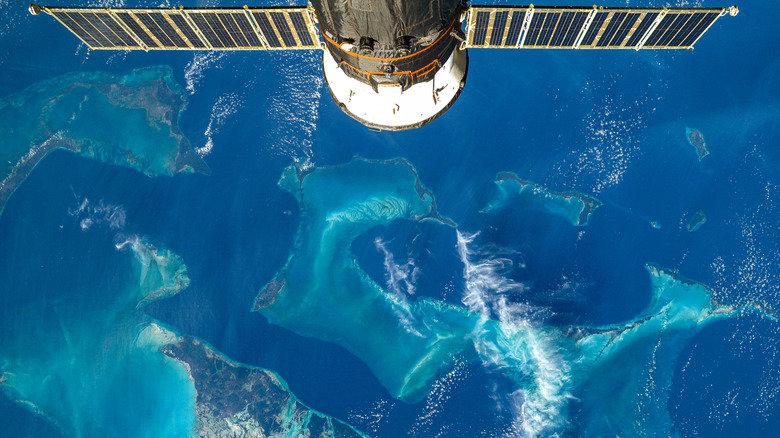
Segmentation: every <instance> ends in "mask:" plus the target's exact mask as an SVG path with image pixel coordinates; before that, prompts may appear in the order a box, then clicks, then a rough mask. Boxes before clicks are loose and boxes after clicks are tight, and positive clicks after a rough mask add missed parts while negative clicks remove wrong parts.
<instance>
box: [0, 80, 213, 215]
mask: <svg viewBox="0 0 780 438" xmlns="http://www.w3.org/2000/svg"><path fill="white" fill-rule="evenodd" d="M186 107H187V98H186V94H185V93H184V91H183V89H182V88H181V87H180V86H179V85H178V83H177V82H176V81H175V79H174V77H173V72H172V70H171V69H170V67H166V66H160V67H149V68H144V69H139V70H134V71H132V72H130V73H129V74H127V75H125V76H121V77H120V76H116V75H113V74H109V73H101V72H85V73H71V74H66V75H63V76H59V77H55V78H52V79H49V80H46V81H43V82H40V83H38V84H35V85H32V86H30V87H29V88H27V89H25V90H23V91H21V92H20V93H17V94H14V95H11V96H6V97H4V98H2V99H0V163H4V164H2V165H0V212H2V210H3V207H4V206H5V203H6V202H7V201H8V198H9V197H10V196H11V194H13V192H14V191H15V190H16V188H17V187H19V185H20V184H21V183H22V182H23V181H24V180H25V179H26V178H27V176H28V175H29V174H30V172H32V170H33V169H34V168H35V166H36V165H37V164H38V163H39V162H40V161H41V160H42V159H43V158H44V157H45V156H46V155H47V154H49V153H50V152H51V151H53V150H55V149H65V150H68V151H71V152H74V153H76V154H79V155H81V156H84V157H87V158H91V159H95V160H98V161H102V162H104V163H108V164H115V165H120V166H125V167H130V168H133V169H136V170H138V171H139V172H142V173H145V174H146V175H149V176H157V175H172V174H174V173H176V172H200V173H204V174H208V173H209V168H208V166H207V165H206V163H205V162H204V161H203V160H202V159H201V158H200V156H198V154H197V153H196V152H195V150H194V149H193V148H192V146H191V145H190V142H189V141H188V140H187V138H185V137H184V135H183V134H182V133H181V131H180V130H179V115H180V114H181V112H182V111H184V109H185V108H186Z"/></svg>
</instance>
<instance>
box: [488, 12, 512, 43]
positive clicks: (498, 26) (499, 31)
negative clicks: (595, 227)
mask: <svg viewBox="0 0 780 438" xmlns="http://www.w3.org/2000/svg"><path fill="white" fill-rule="evenodd" d="M508 17H509V11H499V12H496V14H495V18H493V33H491V34H490V45H491V46H500V45H501V41H503V40H504V30H505V28H506V20H507V18H508Z"/></svg>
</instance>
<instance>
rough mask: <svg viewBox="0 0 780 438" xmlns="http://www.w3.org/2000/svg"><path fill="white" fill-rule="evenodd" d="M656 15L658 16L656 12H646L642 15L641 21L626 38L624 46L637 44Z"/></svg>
mask: <svg viewBox="0 0 780 438" xmlns="http://www.w3.org/2000/svg"><path fill="white" fill-rule="evenodd" d="M656 17H658V12H648V13H646V14H645V16H644V17H642V21H641V22H640V23H639V25H638V26H637V28H636V30H635V31H634V33H633V34H632V35H631V37H630V38H629V39H628V42H627V43H626V46H627V47H635V46H636V45H637V44H639V42H640V41H642V37H644V36H645V34H646V33H647V30H648V29H650V26H652V25H653V21H655V19H656Z"/></svg>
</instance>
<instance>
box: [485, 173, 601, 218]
mask: <svg viewBox="0 0 780 438" xmlns="http://www.w3.org/2000/svg"><path fill="white" fill-rule="evenodd" d="M495 183H496V185H497V186H498V190H499V194H498V197H497V198H496V199H495V200H493V201H492V202H491V203H490V204H489V205H488V206H487V207H485V208H484V209H482V212H483V213H487V212H492V211H495V210H498V209H500V208H504V207H507V206H508V205H513V206H517V207H521V208H528V209H531V210H538V211H544V212H546V213H549V214H552V215H555V216H559V217H561V218H564V219H566V220H568V221H569V222H570V223H571V224H572V225H574V226H585V225H587V224H588V221H589V220H590V217H591V215H593V212H595V211H596V209H597V208H599V207H600V206H601V205H602V204H603V203H602V202H601V201H600V200H598V199H596V198H594V197H592V196H588V195H585V194H582V193H578V192H574V191H565V192H556V191H553V190H550V189H547V188H545V187H542V186H540V185H539V184H536V183H534V182H531V181H527V180H524V179H521V178H520V177H518V176H517V175H516V174H514V173H512V172H500V173H499V174H498V175H497V176H496V179H495Z"/></svg>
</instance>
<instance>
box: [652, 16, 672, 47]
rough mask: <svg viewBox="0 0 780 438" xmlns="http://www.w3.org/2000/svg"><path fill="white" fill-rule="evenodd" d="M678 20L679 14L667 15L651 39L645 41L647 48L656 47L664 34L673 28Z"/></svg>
mask: <svg viewBox="0 0 780 438" xmlns="http://www.w3.org/2000/svg"><path fill="white" fill-rule="evenodd" d="M678 18H679V15H677V14H666V16H665V17H664V18H662V19H661V23H660V24H659V25H658V27H656V28H655V31H653V33H652V34H651V35H650V38H648V39H647V41H645V47H654V46H655V45H656V43H657V42H658V41H659V40H660V39H661V38H662V37H663V36H664V34H665V33H666V32H668V31H669V29H671V28H672V26H673V25H674V22H675V21H677V19H678Z"/></svg>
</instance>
